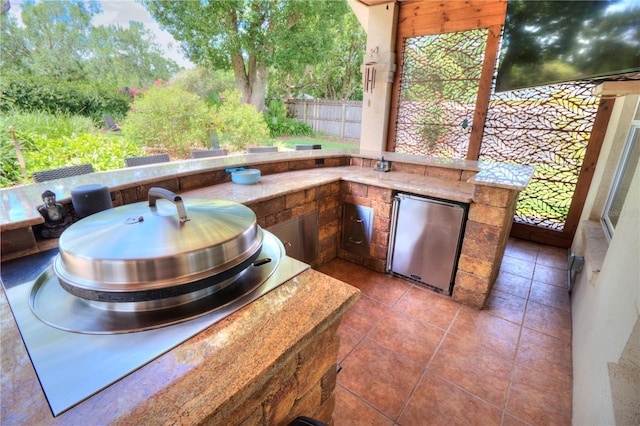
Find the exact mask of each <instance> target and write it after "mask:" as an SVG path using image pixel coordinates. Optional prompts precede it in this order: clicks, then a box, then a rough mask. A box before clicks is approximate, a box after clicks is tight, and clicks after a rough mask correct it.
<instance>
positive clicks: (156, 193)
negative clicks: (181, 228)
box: [149, 187, 189, 223]
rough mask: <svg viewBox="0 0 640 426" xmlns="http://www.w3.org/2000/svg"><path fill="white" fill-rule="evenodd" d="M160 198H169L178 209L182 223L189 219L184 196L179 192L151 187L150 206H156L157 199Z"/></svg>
mask: <svg viewBox="0 0 640 426" xmlns="http://www.w3.org/2000/svg"><path fill="white" fill-rule="evenodd" d="M158 198H164V199H165V200H169V201H171V202H172V203H173V204H174V205H175V206H176V209H178V217H180V223H184V222H186V221H188V220H189V218H187V210H186V209H185V208H184V203H183V202H182V198H181V197H180V196H179V195H178V194H175V193H173V192H171V191H169V190H168V189H164V188H158V187H153V188H149V207H155V206H156V200H157V199H158Z"/></svg>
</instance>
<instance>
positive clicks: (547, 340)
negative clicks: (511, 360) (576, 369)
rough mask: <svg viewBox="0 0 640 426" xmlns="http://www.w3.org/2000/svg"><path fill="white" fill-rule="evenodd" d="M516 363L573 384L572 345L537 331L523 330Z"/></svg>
mask: <svg viewBox="0 0 640 426" xmlns="http://www.w3.org/2000/svg"><path fill="white" fill-rule="evenodd" d="M516 363H518V364H521V365H524V366H526V367H529V368H532V369H534V370H538V371H543V372H545V374H548V375H549V376H551V377H553V378H555V379H557V380H560V381H563V382H566V383H569V384H571V383H572V378H573V367H572V365H573V364H572V358H571V343H570V342H567V341H564V340H560V339H557V338H555V337H551V336H547V335H546V334H542V333H540V332H538V331H535V330H529V329H527V328H524V329H522V335H521V337H520V345H519V346H518V354H517V355H516Z"/></svg>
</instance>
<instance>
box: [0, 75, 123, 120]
mask: <svg viewBox="0 0 640 426" xmlns="http://www.w3.org/2000/svg"><path fill="white" fill-rule="evenodd" d="M0 89H1V94H0V97H1V99H2V104H1V108H2V111H3V112H9V111H11V110H19V111H25V112H35V111H43V112H47V113H51V114H69V115H81V116H85V117H90V118H91V119H93V120H94V122H95V123H102V121H103V119H102V115H103V114H109V115H111V116H112V117H114V118H115V119H116V120H119V119H121V118H122V117H124V116H125V114H126V113H127V111H128V110H129V98H128V97H127V96H126V95H124V94H122V93H120V92H119V91H118V89H117V88H109V87H106V86H103V85H99V84H95V83H79V82H74V83H69V82H58V81H56V82H53V81H44V80H41V79H35V78H24V77H20V78H16V77H11V76H8V77H5V78H3V79H2V82H1V83H0Z"/></svg>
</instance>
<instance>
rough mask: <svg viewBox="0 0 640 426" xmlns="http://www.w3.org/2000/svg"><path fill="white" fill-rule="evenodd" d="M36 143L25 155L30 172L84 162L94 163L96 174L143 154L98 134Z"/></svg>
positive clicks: (118, 139) (42, 138)
mask: <svg viewBox="0 0 640 426" xmlns="http://www.w3.org/2000/svg"><path fill="white" fill-rule="evenodd" d="M34 143H35V147H34V149H31V150H29V151H27V152H26V153H25V155H24V157H25V162H26V164H27V170H28V171H29V173H32V172H34V171H39V170H48V169H55V168H58V167H65V166H75V165H79V164H84V163H91V164H93V168H94V170H95V171H105V170H113V169H118V168H121V167H123V166H124V162H123V158H125V157H135V156H139V155H144V151H142V150H141V149H140V148H138V147H137V146H135V144H132V143H130V142H127V141H125V140H123V138H122V137H119V136H110V135H103V134H99V133H95V134H87V135H81V136H75V137H70V136H63V137H61V138H56V139H49V138H47V137H46V136H40V137H36V138H34Z"/></svg>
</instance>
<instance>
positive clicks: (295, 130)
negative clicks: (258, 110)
mask: <svg viewBox="0 0 640 426" xmlns="http://www.w3.org/2000/svg"><path fill="white" fill-rule="evenodd" d="M265 121H266V123H267V127H268V128H269V133H270V134H271V137H272V138H276V137H280V136H311V135H312V134H313V129H312V128H311V126H309V125H308V124H307V123H305V122H303V121H299V120H295V119H293V118H289V117H288V116H287V108H286V107H285V106H284V102H282V101H276V100H272V101H270V102H269V110H268V112H267V113H265Z"/></svg>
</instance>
